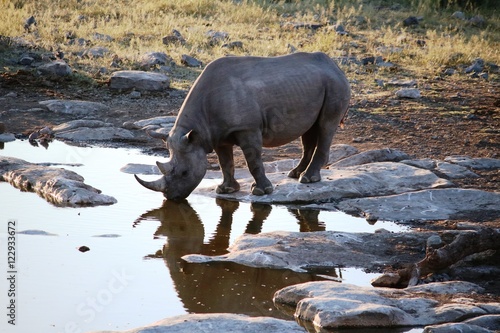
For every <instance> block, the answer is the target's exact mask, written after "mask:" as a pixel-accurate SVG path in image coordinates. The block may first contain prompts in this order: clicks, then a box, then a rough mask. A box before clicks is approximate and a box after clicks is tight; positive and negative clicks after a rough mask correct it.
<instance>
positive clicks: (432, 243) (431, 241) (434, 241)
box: [427, 235, 444, 249]
mask: <svg viewBox="0 0 500 333" xmlns="http://www.w3.org/2000/svg"><path fill="white" fill-rule="evenodd" d="M443 245H444V243H443V240H442V239H441V237H439V235H432V236H430V237H429V238H427V249H439V248H440V247H442V246H443Z"/></svg>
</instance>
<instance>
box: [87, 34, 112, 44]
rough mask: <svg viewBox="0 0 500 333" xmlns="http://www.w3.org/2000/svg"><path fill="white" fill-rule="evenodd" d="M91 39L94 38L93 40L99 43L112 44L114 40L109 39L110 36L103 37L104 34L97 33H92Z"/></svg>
mask: <svg viewBox="0 0 500 333" xmlns="http://www.w3.org/2000/svg"><path fill="white" fill-rule="evenodd" d="M92 38H94V39H95V40H100V41H103V42H108V43H109V42H112V41H113V40H114V38H113V37H111V36H110V35H104V34H100V33H98V32H96V33H94V34H93V35H92Z"/></svg>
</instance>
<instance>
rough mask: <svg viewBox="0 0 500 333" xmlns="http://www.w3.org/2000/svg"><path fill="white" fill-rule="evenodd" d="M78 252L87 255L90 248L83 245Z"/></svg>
mask: <svg viewBox="0 0 500 333" xmlns="http://www.w3.org/2000/svg"><path fill="white" fill-rule="evenodd" d="M78 251H80V252H83V253H85V252H87V251H90V248H89V247H88V246H85V245H83V246H80V247H79V248H78Z"/></svg>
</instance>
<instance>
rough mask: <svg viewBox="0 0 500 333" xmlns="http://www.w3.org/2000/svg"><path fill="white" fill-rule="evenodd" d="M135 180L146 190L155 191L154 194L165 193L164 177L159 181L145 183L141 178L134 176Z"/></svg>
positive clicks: (165, 183)
mask: <svg viewBox="0 0 500 333" xmlns="http://www.w3.org/2000/svg"><path fill="white" fill-rule="evenodd" d="M134 177H135V179H136V180H137V181H138V182H139V184H141V185H142V186H144V187H145V188H147V189H150V190H153V191H156V192H165V191H166V190H167V182H166V181H165V177H161V178H160V179H157V180H154V181H152V182H147V181H145V180H142V179H141V178H139V177H137V175H134Z"/></svg>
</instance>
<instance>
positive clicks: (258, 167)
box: [235, 132, 273, 195]
mask: <svg viewBox="0 0 500 333" xmlns="http://www.w3.org/2000/svg"><path fill="white" fill-rule="evenodd" d="M235 137H236V139H237V141H238V145H239V146H240V148H241V150H242V151H243V154H244V155H245V159H246V161H247V165H248V169H249V170H250V173H251V174H252V176H253V178H254V179H255V183H253V184H252V194H253V195H264V194H270V193H272V192H273V184H272V183H271V182H270V181H269V179H267V177H266V173H265V171H264V164H263V163H262V133H260V132H239V133H237V134H235Z"/></svg>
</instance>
